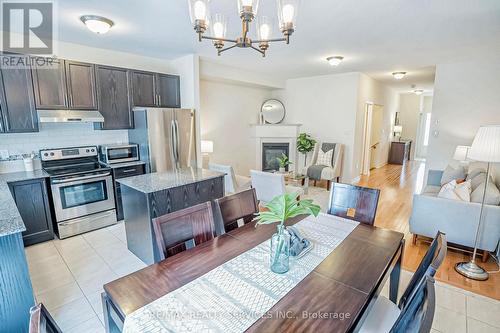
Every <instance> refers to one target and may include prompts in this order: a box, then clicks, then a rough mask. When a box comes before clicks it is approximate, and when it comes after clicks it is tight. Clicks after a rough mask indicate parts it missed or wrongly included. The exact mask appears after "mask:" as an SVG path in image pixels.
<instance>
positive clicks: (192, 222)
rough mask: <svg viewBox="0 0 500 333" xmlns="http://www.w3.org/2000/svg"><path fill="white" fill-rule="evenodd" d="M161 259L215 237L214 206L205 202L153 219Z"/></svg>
mask: <svg viewBox="0 0 500 333" xmlns="http://www.w3.org/2000/svg"><path fill="white" fill-rule="evenodd" d="M153 227H154V231H155V237H156V245H157V247H158V252H159V253H160V259H162V260H163V259H165V258H167V257H169V256H172V255H174V254H177V253H180V252H182V251H185V250H186V249H188V248H190V247H192V246H195V245H198V244H201V243H204V242H206V241H208V240H211V239H212V238H213V237H214V228H215V226H214V218H213V214H212V205H211V204H210V202H205V203H202V204H199V205H196V206H192V207H188V208H185V209H182V210H179V211H176V212H173V213H169V214H166V215H162V216H160V217H157V218H155V219H153Z"/></svg>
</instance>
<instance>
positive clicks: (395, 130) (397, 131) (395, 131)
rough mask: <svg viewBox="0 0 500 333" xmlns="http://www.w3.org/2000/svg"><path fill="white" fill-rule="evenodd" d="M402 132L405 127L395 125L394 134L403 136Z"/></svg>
mask: <svg viewBox="0 0 500 333" xmlns="http://www.w3.org/2000/svg"><path fill="white" fill-rule="evenodd" d="M401 132H403V126H401V125H394V133H399V134H401Z"/></svg>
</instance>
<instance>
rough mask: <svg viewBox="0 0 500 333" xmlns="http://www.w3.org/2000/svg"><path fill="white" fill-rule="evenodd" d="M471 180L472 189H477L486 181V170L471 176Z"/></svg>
mask: <svg viewBox="0 0 500 333" xmlns="http://www.w3.org/2000/svg"><path fill="white" fill-rule="evenodd" d="M470 181H471V185H472V190H473V191H474V190H476V189H477V187H478V186H479V185H481V184H482V183H484V182H486V171H485V172H479V173H477V174H476V176H475V177H472V178H470Z"/></svg>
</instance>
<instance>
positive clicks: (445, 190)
mask: <svg viewBox="0 0 500 333" xmlns="http://www.w3.org/2000/svg"><path fill="white" fill-rule="evenodd" d="M470 192H471V189H470V181H469V180H468V181H466V182H463V183H461V184H457V181H456V180H452V181H451V182H449V183H447V184H444V185H443V187H442V188H441V190H440V191H439V193H438V198H446V199H451V200H460V201H467V202H470Z"/></svg>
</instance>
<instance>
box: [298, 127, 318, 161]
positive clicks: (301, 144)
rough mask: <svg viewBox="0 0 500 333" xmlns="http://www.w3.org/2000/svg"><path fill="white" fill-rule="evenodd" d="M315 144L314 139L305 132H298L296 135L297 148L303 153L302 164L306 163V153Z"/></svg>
mask: <svg viewBox="0 0 500 333" xmlns="http://www.w3.org/2000/svg"><path fill="white" fill-rule="evenodd" d="M315 144H316V140H314V139H313V138H311V136H310V135H309V134H307V133H300V134H299V136H298V137H297V150H298V151H299V153H302V154H304V166H306V163H307V154H308V153H309V152H310V151H312V150H313V149H314V145H315Z"/></svg>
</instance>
